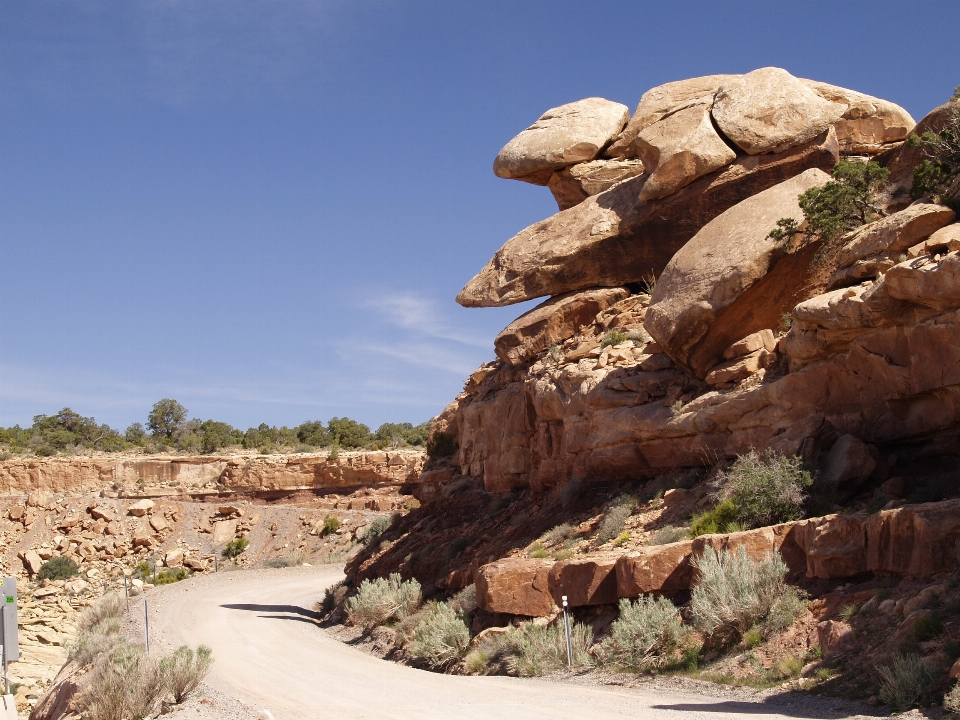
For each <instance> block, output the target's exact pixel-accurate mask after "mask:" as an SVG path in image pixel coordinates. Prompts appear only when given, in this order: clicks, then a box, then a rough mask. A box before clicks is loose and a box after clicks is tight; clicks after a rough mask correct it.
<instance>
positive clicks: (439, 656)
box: [409, 603, 470, 670]
mask: <svg viewBox="0 0 960 720" xmlns="http://www.w3.org/2000/svg"><path fill="white" fill-rule="evenodd" d="M409 647H410V652H411V654H412V655H413V656H414V657H417V658H419V659H421V660H423V661H424V662H425V663H426V664H427V665H429V666H430V667H431V668H433V669H434V670H442V669H444V668H447V667H449V666H450V665H452V664H453V663H455V662H457V661H458V660H460V659H461V658H462V657H463V656H464V655H465V654H466V653H467V649H468V648H469V647H470V630H469V629H468V628H467V624H466V623H465V622H464V620H463V616H462V615H461V614H460V613H458V612H457V611H456V610H454V609H453V608H452V607H450V606H449V605H447V604H446V603H437V604H435V605H433V606H432V607H431V608H430V609H429V610H428V611H427V613H426V614H425V615H424V617H423V619H421V620H420V623H419V624H418V625H417V627H416V630H414V632H413V640H412V641H411V642H410V646H409Z"/></svg>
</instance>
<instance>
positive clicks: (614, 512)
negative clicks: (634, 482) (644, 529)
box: [597, 495, 637, 545]
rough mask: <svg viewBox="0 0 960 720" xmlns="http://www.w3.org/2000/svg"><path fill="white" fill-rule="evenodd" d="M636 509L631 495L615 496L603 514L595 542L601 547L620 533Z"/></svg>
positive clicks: (635, 501)
mask: <svg viewBox="0 0 960 720" xmlns="http://www.w3.org/2000/svg"><path fill="white" fill-rule="evenodd" d="M636 507H637V499H636V498H635V497H633V496H632V495H619V496H617V497H616V498H615V499H614V500H613V502H611V503H610V505H608V506H607V510H606V512H604V514H603V520H602V521H601V522H600V530H599V532H598V533H597V542H598V543H599V544H601V545H602V544H603V543H605V542H609V541H610V540H613V539H614V538H615V537H617V536H618V535H619V534H620V533H622V532H623V526H624V525H626V524H627V520H628V519H629V518H630V516H631V515H632V514H633V511H634V509H635V508H636Z"/></svg>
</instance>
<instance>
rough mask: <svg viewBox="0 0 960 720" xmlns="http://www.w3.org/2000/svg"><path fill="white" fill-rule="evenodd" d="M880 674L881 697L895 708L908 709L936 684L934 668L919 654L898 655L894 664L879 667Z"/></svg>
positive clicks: (898, 709) (899, 709)
mask: <svg viewBox="0 0 960 720" xmlns="http://www.w3.org/2000/svg"><path fill="white" fill-rule="evenodd" d="M877 673H878V674H879V675H880V699H881V700H883V702H885V703H886V704H887V705H889V706H890V707H892V708H893V709H894V710H897V711H903V710H907V709H908V708H910V707H911V706H913V705H914V704H916V703H917V702H918V701H920V700H921V699H922V698H923V697H924V696H925V695H927V694H928V693H929V692H930V690H931V689H932V687H933V685H934V684H935V678H934V672H933V668H932V667H931V666H930V664H929V663H928V662H927V661H926V660H924V659H923V658H921V657H920V656H919V655H914V654H907V655H897V656H896V657H895V658H894V659H893V665H892V666H889V665H884V666H882V667H880V668H878V669H877Z"/></svg>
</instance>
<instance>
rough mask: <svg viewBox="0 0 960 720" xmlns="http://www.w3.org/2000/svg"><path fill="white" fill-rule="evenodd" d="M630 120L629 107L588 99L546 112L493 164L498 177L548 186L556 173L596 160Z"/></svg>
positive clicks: (505, 149)
mask: <svg viewBox="0 0 960 720" xmlns="http://www.w3.org/2000/svg"><path fill="white" fill-rule="evenodd" d="M629 117H630V110H629V109H628V108H627V106H626V105H621V104H620V103H615V102H611V101H610V100H604V99H603V98H597V97H593V98H586V99H584V100H578V101H577V102H572V103H567V104H566V105H561V106H560V107H555V108H552V109H550V110H547V111H546V112H545V113H544V114H543V115H541V116H540V119H539V120H537V121H536V122H535V123H534V124H533V125H531V126H530V127H528V128H527V129H526V130H524V131H523V132H522V133H520V134H519V135H517V136H516V137H515V138H513V140H511V141H510V142H508V143H507V144H506V145H505V146H504V147H503V149H502V150H501V151H500V152H499V153H498V154H497V158H496V160H494V162H493V172H494V173H495V174H496V175H497V177H502V178H508V179H514V180H525V181H526V182H532V183H534V184H536V185H546V184H547V182H548V181H549V179H550V176H551V175H552V174H553V172H554V170H559V169H561V168H564V167H566V166H567V165H573V164H574V163H580V162H584V161H587V160H593V159H594V158H595V157H596V156H597V155H598V154H599V152H600V151H601V150H602V149H603V148H604V147H606V145H608V144H609V143H610V141H611V140H613V139H614V138H615V137H617V135H618V134H619V133H620V131H621V130H622V129H623V126H624V125H625V124H626V122H627V120H628V119H629Z"/></svg>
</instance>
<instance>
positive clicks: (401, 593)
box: [346, 573, 423, 630]
mask: <svg viewBox="0 0 960 720" xmlns="http://www.w3.org/2000/svg"><path fill="white" fill-rule="evenodd" d="M422 601H423V597H422V595H421V592H420V583H419V582H417V581H416V580H401V579H400V575H399V574H398V573H393V574H392V575H390V577H388V578H376V579H374V580H364V581H363V582H362V583H361V584H360V588H359V589H358V590H357V594H356V595H354V596H353V597H352V598H350V599H348V600H347V604H346V610H347V617H348V618H349V619H350V622H352V623H354V624H355V625H361V626H362V627H364V628H366V629H367V630H371V629H373V628H375V627H376V626H378V625H382V624H383V623H385V622H387V621H389V620H403V619H404V618H405V617H407V616H408V615H410V614H411V613H413V612H414V611H415V610H416V609H417V608H418V607H420V603H421V602H422Z"/></svg>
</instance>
